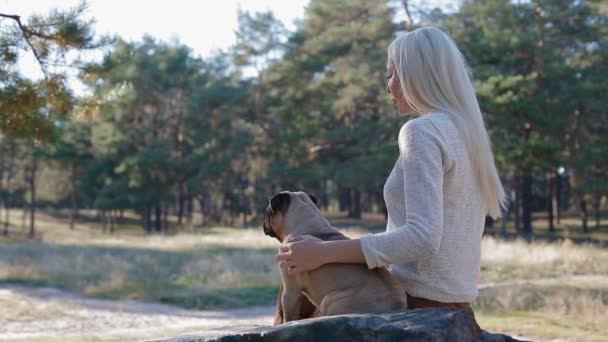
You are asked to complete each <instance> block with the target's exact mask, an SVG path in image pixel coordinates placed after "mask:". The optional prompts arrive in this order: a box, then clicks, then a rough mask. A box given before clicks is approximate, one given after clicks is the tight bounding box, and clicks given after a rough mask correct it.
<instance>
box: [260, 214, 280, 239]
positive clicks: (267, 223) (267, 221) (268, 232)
mask: <svg viewBox="0 0 608 342" xmlns="http://www.w3.org/2000/svg"><path fill="white" fill-rule="evenodd" d="M268 211H269V210H266V215H265V217H264V225H263V226H262V227H263V228H264V234H266V235H268V236H270V237H273V238H276V237H277V234H276V233H275V232H274V230H273V229H272V226H271V225H270V215H271V214H270V213H269V212H268Z"/></svg>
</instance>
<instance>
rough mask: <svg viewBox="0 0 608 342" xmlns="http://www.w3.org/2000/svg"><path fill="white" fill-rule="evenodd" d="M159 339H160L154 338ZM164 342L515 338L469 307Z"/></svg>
mask: <svg viewBox="0 0 608 342" xmlns="http://www.w3.org/2000/svg"><path fill="white" fill-rule="evenodd" d="M159 341H160V340H159ZM163 341H164V342H199V341H201V342H202V341H205V342H212V341H213V342H215V341H217V342H240V341H247V342H257V341H268V342H270V341H290V342H291V341H458V342H460V341H496V342H500V341H517V340H515V339H513V338H511V337H509V336H506V335H499V334H490V333H488V332H485V331H482V330H481V329H480V328H479V325H477V322H476V321H475V316H474V315H473V311H472V310H471V309H444V308H441V309H416V310H405V311H396V312H391V313H386V314H352V315H340V316H328V317H319V318H311V319H305V320H301V321H295V322H289V323H286V324H282V325H278V326H274V327H271V326H260V325H248V326H233V327H222V328H216V329H209V330H205V331H201V332H199V333H195V334H187V335H181V336H178V337H175V338H172V339H168V340H163Z"/></svg>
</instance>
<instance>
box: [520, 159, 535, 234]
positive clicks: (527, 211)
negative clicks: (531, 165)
mask: <svg viewBox="0 0 608 342" xmlns="http://www.w3.org/2000/svg"><path fill="white" fill-rule="evenodd" d="M521 205H522V221H523V222H522V223H523V230H522V231H523V232H524V233H525V234H532V175H531V174H530V170H528V169H525V171H524V175H523V179H522V198H521Z"/></svg>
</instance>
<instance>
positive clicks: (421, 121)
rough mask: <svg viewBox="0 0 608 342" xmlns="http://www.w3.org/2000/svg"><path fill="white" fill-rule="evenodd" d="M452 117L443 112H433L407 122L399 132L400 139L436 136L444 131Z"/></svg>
mask: <svg viewBox="0 0 608 342" xmlns="http://www.w3.org/2000/svg"><path fill="white" fill-rule="evenodd" d="M449 121H450V117H449V116H448V115H447V114H445V113H442V112H431V113H429V114H425V115H422V116H418V117H415V118H412V119H410V120H408V121H406V122H405V123H404V124H403V125H402V126H401V129H400V130H399V137H400V138H405V137H408V136H414V135H421V136H422V135H428V134H431V135H435V134H438V133H439V131H441V130H443V128H442V126H444V125H445V122H449Z"/></svg>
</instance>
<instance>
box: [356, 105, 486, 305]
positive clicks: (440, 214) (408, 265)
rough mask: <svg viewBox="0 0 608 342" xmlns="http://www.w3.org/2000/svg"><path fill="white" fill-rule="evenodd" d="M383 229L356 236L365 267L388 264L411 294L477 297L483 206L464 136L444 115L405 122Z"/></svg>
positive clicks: (456, 298)
mask: <svg viewBox="0 0 608 342" xmlns="http://www.w3.org/2000/svg"><path fill="white" fill-rule="evenodd" d="M384 200H385V202H386V206H387V209H388V224H387V227H386V232H384V233H379V234H369V235H364V236H362V237H361V246H362V249H363V254H364V256H365V262H366V263H367V266H368V268H370V269H372V268H375V267H379V266H385V265H386V266H387V268H388V269H389V270H390V271H391V273H392V274H393V275H394V276H395V277H396V278H397V279H398V280H399V281H400V282H401V284H402V287H403V289H404V290H405V291H406V292H407V293H409V294H410V295H412V296H414V297H422V298H427V299H432V300H436V301H440V302H446V303H453V302H472V301H473V300H474V299H475V298H476V297H477V279H478V277H479V267H480V248H481V235H482V233H483V227H484V221H485V211H484V208H483V204H482V200H481V194H480V190H479V187H478V185H477V182H476V179H475V173H474V172H473V168H472V164H471V161H470V159H469V155H468V151H467V149H466V146H465V142H464V139H462V138H461V136H460V135H459V132H458V131H457V129H456V126H455V125H454V123H453V122H452V121H451V119H450V118H449V116H447V115H446V114H444V113H430V114H427V115H424V116H421V117H418V118H415V119H412V120H410V121H408V122H407V123H406V124H404V125H403V127H401V130H400V131H399V158H398V159H397V162H396V164H395V167H394V168H393V170H392V172H391V174H390V176H389V177H388V179H387V181H386V184H385V186H384Z"/></svg>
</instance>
